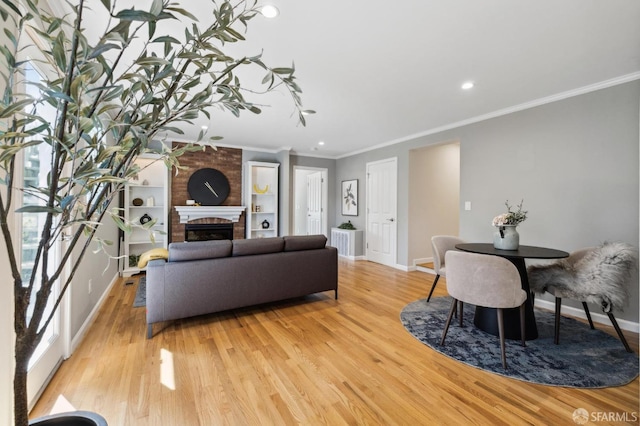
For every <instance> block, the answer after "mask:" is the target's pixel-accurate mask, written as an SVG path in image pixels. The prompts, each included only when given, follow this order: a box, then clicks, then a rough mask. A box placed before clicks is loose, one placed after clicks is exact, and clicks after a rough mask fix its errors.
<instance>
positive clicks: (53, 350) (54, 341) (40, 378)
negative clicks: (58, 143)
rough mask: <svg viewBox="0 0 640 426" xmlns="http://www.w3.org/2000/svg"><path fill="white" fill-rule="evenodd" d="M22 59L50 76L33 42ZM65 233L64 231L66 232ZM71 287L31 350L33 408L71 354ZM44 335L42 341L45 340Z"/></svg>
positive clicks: (16, 223)
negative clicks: (48, 333) (49, 331)
mask: <svg viewBox="0 0 640 426" xmlns="http://www.w3.org/2000/svg"><path fill="white" fill-rule="evenodd" d="M27 34H28V36H29V37H28V39H29V40H28V43H38V42H40V39H39V36H38V35H37V33H35V32H34V31H33V30H31V29H27ZM25 41H27V38H25ZM23 53H24V58H23V60H27V61H29V62H30V64H31V66H32V67H33V69H34V70H35V71H36V72H37V73H38V74H39V75H40V76H41V77H42V78H43V79H44V78H52V75H51V74H50V73H49V72H47V71H48V70H47V69H46V67H43V66H42V65H41V64H42V56H41V55H40V54H39V52H38V51H37V49H35V48H34V47H33V46H31V45H29V46H27V47H26V48H25V49H24V51H23ZM24 154H25V152H24V151H22V152H20V153H19V154H18V156H17V157H16V160H17V162H18V164H20V165H24V161H25V158H24ZM23 179H24V167H16V168H15V181H16V182H22V181H23ZM15 204H16V208H18V207H20V206H22V198H21V197H16V201H15ZM22 221H23V219H22V215H20V214H14V215H13V227H14V229H15V230H16V235H22ZM65 234H66V233H65ZM16 243H17V244H16V256H17V258H18V259H17V260H18V262H19V263H22V241H17V242H16ZM65 248H66V243H65V239H64V236H63V235H61V236H60V240H59V241H57V242H56V256H58V258H60V256H61V253H63V252H64V250H65ZM70 263H71V259H69V261H68V262H67V263H66V265H65V266H64V269H63V272H62V274H61V275H60V277H59V278H58V283H57V285H56V286H57V291H58V292H59V291H61V289H62V285H63V284H62V283H64V282H65V280H66V278H67V277H68V276H69V274H70V273H71V268H70ZM72 287H73V286H69V287H68V288H67V291H66V292H65V295H64V297H63V298H62V300H61V303H60V305H59V306H58V308H57V311H56V313H55V317H54V319H53V320H52V321H51V323H50V324H49V326H50V327H53V328H54V336H52V337H51V338H50V339H51V341H50V342H49V346H48V347H47V349H46V350H45V351H44V352H42V353H37V354H34V355H36V358H35V360H34V361H33V363H32V361H30V362H29V364H30V365H29V369H28V374H27V397H28V407H29V409H31V408H33V406H35V404H36V403H37V401H38V399H39V398H40V396H41V395H42V393H43V392H44V390H45V389H46V387H47V385H48V384H49V382H50V381H51V379H52V378H53V376H54V374H55V373H56V371H57V370H58V368H59V367H60V365H61V364H62V362H63V361H64V360H65V359H67V358H69V357H70V356H71V351H72V348H71V292H72ZM53 300H54V299H53V297H51V298H50V301H51V302H53ZM44 341H45V340H44V339H43V341H42V342H41V344H43V343H44Z"/></svg>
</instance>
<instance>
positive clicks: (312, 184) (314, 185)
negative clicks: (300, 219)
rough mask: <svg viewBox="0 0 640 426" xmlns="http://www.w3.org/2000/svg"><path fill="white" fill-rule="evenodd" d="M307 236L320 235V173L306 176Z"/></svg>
mask: <svg viewBox="0 0 640 426" xmlns="http://www.w3.org/2000/svg"><path fill="white" fill-rule="evenodd" d="M307 234H308V235H315V234H322V173H321V172H316V173H313V174H310V175H308V176H307Z"/></svg>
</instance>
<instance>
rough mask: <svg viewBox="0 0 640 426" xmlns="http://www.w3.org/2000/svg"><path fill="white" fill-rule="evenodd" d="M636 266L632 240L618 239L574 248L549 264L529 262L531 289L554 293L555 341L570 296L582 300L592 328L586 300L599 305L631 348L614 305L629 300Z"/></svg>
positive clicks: (557, 341) (620, 336)
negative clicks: (565, 299) (565, 255)
mask: <svg viewBox="0 0 640 426" xmlns="http://www.w3.org/2000/svg"><path fill="white" fill-rule="evenodd" d="M637 268H638V252H637V250H636V249H635V248H634V247H633V246H631V245H629V244H626V243H618V242H616V243H604V244H602V245H600V246H598V247H589V248H584V249H580V250H577V251H574V252H573V253H571V255H570V256H569V257H567V258H565V259H562V260H559V261H557V262H554V263H552V264H550V265H532V266H529V268H528V271H527V274H528V277H529V287H530V289H531V291H532V292H536V293H543V292H545V291H547V292H549V293H551V294H552V295H553V296H554V297H555V302H556V313H555V332H554V343H555V344H556V345H557V344H558V343H559V342H560V312H561V308H562V299H563V298H571V299H575V300H578V301H580V302H582V307H583V308H584V312H585V314H586V316H587V320H588V321H589V326H590V327H591V328H592V329H594V328H595V327H594V326H593V321H592V320H591V314H590V312H589V307H588V305H587V303H589V302H590V303H595V304H597V305H599V306H600V307H601V308H602V312H604V313H605V314H607V316H608V317H609V320H611V323H612V324H613V328H615V330H616V333H618V337H619V338H620V340H621V341H622V344H623V345H624V348H625V349H626V350H627V352H631V348H630V347H629V343H627V339H625V337H624V334H622V330H620V327H619V326H618V322H617V321H616V318H615V316H614V315H613V309H614V308H617V309H621V308H622V306H623V305H624V304H625V302H626V301H627V299H628V288H627V286H628V284H629V281H630V277H631V272H632V271H634V270H636V269H637Z"/></svg>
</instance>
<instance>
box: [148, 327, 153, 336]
mask: <svg viewBox="0 0 640 426" xmlns="http://www.w3.org/2000/svg"><path fill="white" fill-rule="evenodd" d="M152 337H153V324H147V339H151V338H152Z"/></svg>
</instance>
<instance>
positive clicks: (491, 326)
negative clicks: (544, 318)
mask: <svg viewBox="0 0 640 426" xmlns="http://www.w3.org/2000/svg"><path fill="white" fill-rule="evenodd" d="M525 303H526V302H525ZM502 315H503V316H504V338H505V339H511V340H520V308H513V309H503V310H502ZM524 316H525V321H526V324H525V330H524V333H525V336H524V337H525V340H534V339H537V338H538V327H536V319H535V317H534V315H533V309H528V308H527V307H526V306H525V313H524ZM473 324H474V325H475V326H476V327H478V328H479V329H480V330H482V331H486V332H487V333H489V334H493V335H494V336H498V335H499V333H498V310H497V309H493V308H484V307H482V306H476V314H475V317H474V318H473Z"/></svg>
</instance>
